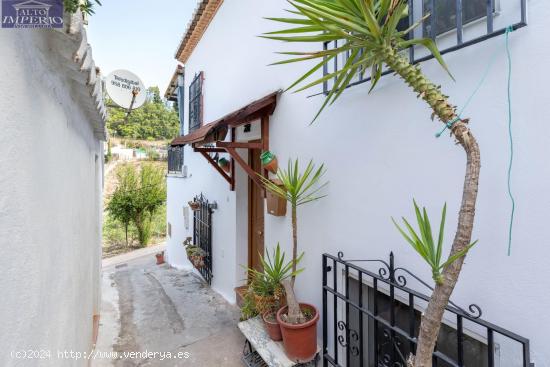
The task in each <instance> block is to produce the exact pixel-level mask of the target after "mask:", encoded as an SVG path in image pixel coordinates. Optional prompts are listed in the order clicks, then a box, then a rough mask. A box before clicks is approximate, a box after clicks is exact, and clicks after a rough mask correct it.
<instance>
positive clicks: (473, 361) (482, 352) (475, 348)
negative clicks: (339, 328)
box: [350, 278, 498, 367]
mask: <svg viewBox="0 0 550 367" xmlns="http://www.w3.org/2000/svg"><path fill="white" fill-rule="evenodd" d="M357 288H358V281H357V280H356V279H354V278H350V298H351V299H352V300H353V301H355V302H358V299H359V294H358V292H357ZM374 292H375V291H374V289H373V288H372V287H370V286H368V285H366V284H363V304H364V305H365V308H368V310H369V311H371V312H373V311H374V300H375V295H374ZM376 300H377V313H378V315H380V316H381V317H382V318H384V319H385V320H386V321H388V323H389V322H390V307H391V300H390V297H389V296H388V295H386V294H385V293H383V292H381V291H378V292H377V294H376ZM394 310H395V325H396V326H397V327H398V328H400V329H402V330H408V328H409V323H410V316H411V315H412V314H414V318H415V325H416V329H417V330H416V333H415V336H416V337H418V326H419V325H420V317H421V313H420V312H419V311H418V310H414V311H413V312H411V309H410V307H409V305H408V304H406V303H403V302H400V301H399V300H398V299H397V298H396V300H395V302H394ZM358 325H359V312H357V310H354V309H350V326H351V328H352V329H355V330H359V327H358ZM363 330H364V332H365V336H364V338H363V350H364V351H365V353H364V355H363V365H364V366H369V367H376V366H375V362H374V361H375V358H374V356H375V349H376V354H377V355H378V356H386V355H387V356H389V355H391V354H392V353H396V348H395V345H393V344H392V343H391V342H390V341H389V340H388V337H387V336H386V333H387V332H388V331H387V329H384V327H383V325H380V324H379V327H378V328H377V330H376V331H375V325H374V322H373V320H370V319H369V318H368V317H363ZM375 332H376V334H377V335H376V337H375V335H374V334H375ZM456 340H457V332H456V330H455V329H454V328H452V327H450V326H449V325H446V324H442V325H441V331H440V334H439V339H438V342H437V350H438V351H439V352H441V353H443V354H445V355H446V356H448V357H449V358H451V359H452V360H453V361H456V360H457V344H456ZM352 341H353V340H352ZM375 341H377V345H375ZM356 342H357V341H356ZM394 343H395V341H394ZM463 346H464V366H476V367H487V366H488V362H487V357H486V356H487V354H488V349H487V344H486V343H484V342H482V341H480V340H478V339H476V338H474V337H472V336H470V335H468V334H467V333H464V335H463ZM357 347H359V346H357ZM397 349H398V350H399V353H401V354H402V355H403V356H408V355H409V354H410V353H411V349H410V345H409V344H408V343H403V344H401V345H399V348H397ZM495 357H496V359H498V355H495ZM395 359H396V360H397V359H398V358H397V357H396V358H395ZM350 362H351V363H350V366H359V365H360V363H359V356H355V357H353V358H352V359H351V361H350ZM437 365H438V367H451V366H453V365H452V364H450V363H447V362H445V361H443V360H439V361H438V364H437Z"/></svg>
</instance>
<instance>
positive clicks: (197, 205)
mask: <svg viewBox="0 0 550 367" xmlns="http://www.w3.org/2000/svg"><path fill="white" fill-rule="evenodd" d="M187 204H189V207H190V208H191V210H192V211H197V210H199V209H200V208H201V204H200V203H199V202H198V201H195V200H193V201H189V202H188V203H187Z"/></svg>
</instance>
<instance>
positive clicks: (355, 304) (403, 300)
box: [323, 253, 533, 367]
mask: <svg viewBox="0 0 550 367" xmlns="http://www.w3.org/2000/svg"><path fill="white" fill-rule="evenodd" d="M358 262H363V263H370V264H380V266H381V267H380V268H379V269H378V270H377V271H370V270H367V269H365V268H362V267H359V266H358V265H356V263H358ZM408 281H414V282H417V283H418V284H419V285H421V286H423V287H427V288H429V289H432V287H430V285H429V284H427V283H426V282H424V281H422V280H421V279H420V278H418V277H417V276H416V275H414V274H413V273H412V272H410V271H409V270H407V269H405V268H403V267H396V266H395V262H394V256H393V253H391V254H390V257H389V260H388V261H384V260H344V259H343V254H342V253H339V254H338V256H337V257H335V256H332V255H328V254H324V255H323V366H324V367H327V366H339V367H340V366H342V367H343V366H346V367H352V366H360V367H406V366H407V358H408V357H409V355H410V354H411V353H414V351H415V349H416V343H417V337H418V330H419V326H420V315H421V312H422V311H423V310H424V309H425V307H426V305H427V303H428V301H429V297H428V296H426V295H424V294H422V293H420V292H417V291H416V290H413V289H412V288H410V287H408V286H407V283H408ZM415 284H416V283H415ZM481 314H482V311H481V308H480V307H479V306H477V305H475V304H472V305H470V306H469V307H468V309H467V310H466V309H463V308H461V307H459V306H458V305H456V304H455V303H453V302H451V303H450V304H449V305H448V307H447V308H446V313H445V318H444V319H445V322H444V324H443V325H442V328H441V331H440V333H439V338H438V343H437V347H436V350H435V352H434V354H433V365H434V366H435V367H466V366H467V367H470V366H471V367H474V366H475V367H497V366H501V365H506V366H510V367H512V366H517V367H520V366H521V367H532V366H533V365H532V364H531V363H530V355H529V340H528V339H526V338H524V337H521V336H519V335H517V334H514V333H512V332H510V331H508V330H505V329H503V328H501V327H499V326H497V325H494V324H491V323H489V322H487V321H484V320H482V319H481V318H480V317H481ZM501 362H505V364H502V363H501Z"/></svg>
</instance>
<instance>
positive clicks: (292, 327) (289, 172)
mask: <svg viewBox="0 0 550 367" xmlns="http://www.w3.org/2000/svg"><path fill="white" fill-rule="evenodd" d="M324 173H325V170H324V165H321V166H320V167H319V168H318V169H315V165H314V164H313V161H310V162H309V164H308V165H307V167H306V169H305V171H304V172H303V173H301V172H300V171H299V164H298V160H297V159H296V160H295V161H294V162H292V160H289V161H288V168H287V169H286V170H278V171H277V178H278V179H279V180H280V182H282V186H279V185H277V184H275V183H274V182H273V181H271V180H269V179H266V178H264V177H263V176H261V175H258V176H259V177H260V180H261V181H262V183H263V184H264V186H265V188H266V189H267V190H269V191H271V192H272V193H274V194H275V195H278V196H279V197H282V198H285V199H286V200H287V201H288V202H289V203H290V205H291V208H292V240H293V246H292V262H291V263H292V273H293V275H292V276H291V277H290V278H288V279H284V280H283V281H282V284H283V287H284V289H285V293H286V300H287V304H288V306H285V307H282V308H281V309H279V311H278V312H277V321H278V322H279V324H280V326H281V333H282V335H283V344H284V347H285V352H286V354H287V356H288V357H289V358H290V359H291V360H293V361H295V362H298V363H305V362H309V361H311V360H312V359H313V358H314V357H315V354H316V353H317V321H318V320H319V311H318V310H317V308H316V307H315V306H313V305H310V304H307V303H299V302H298V301H297V299H296V295H295V294H294V282H295V279H296V264H297V262H298V260H299V259H301V258H302V256H303V254H302V255H300V257H299V258H298V218H297V208H298V206H300V205H303V204H306V203H309V202H312V201H315V200H319V199H321V198H323V197H324V196H325V195H319V194H318V193H319V191H320V190H322V189H323V187H325V186H326V185H327V184H328V182H325V183H323V184H321V185H319V181H320V180H321V178H322V176H323V175H324Z"/></svg>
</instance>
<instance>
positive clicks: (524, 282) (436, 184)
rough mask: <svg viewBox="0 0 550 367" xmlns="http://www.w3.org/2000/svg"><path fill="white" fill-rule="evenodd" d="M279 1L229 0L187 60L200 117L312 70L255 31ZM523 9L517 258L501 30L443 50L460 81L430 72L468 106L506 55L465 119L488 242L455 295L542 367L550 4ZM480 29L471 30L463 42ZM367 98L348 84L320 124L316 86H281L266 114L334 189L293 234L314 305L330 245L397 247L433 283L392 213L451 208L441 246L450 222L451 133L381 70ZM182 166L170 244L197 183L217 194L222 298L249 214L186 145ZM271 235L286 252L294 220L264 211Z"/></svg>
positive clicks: (545, 354)
mask: <svg viewBox="0 0 550 367" xmlns="http://www.w3.org/2000/svg"><path fill="white" fill-rule="evenodd" d="M500 3H501V13H500V15H499V16H498V17H497V18H495V28H501V27H504V26H506V25H507V24H509V23H510V22H511V19H512V18H514V19H517V17H519V13H518V12H517V7H516V6H515V4H517V3H518V2H515V1H512V0H501V1H500ZM284 8H288V4H286V3H285V1H283V0H277V1H269V2H264V1H262V2H259V1H254V0H226V1H225V2H224V4H223V5H222V7H221V8H220V10H219V12H218V14H217V16H216V17H215V19H214V20H213V22H212V23H211V25H210V26H209V28H208V30H207V32H206V34H205V35H204V36H203V38H202V40H201V42H200V44H199V45H198V46H197V48H196V49H195V51H194V52H193V54H192V56H191V58H190V59H189V61H188V63H187V64H186V73H187V77H186V80H187V81H188V82H189V81H191V80H192V79H193V76H194V75H195V73H198V72H200V71H204V73H205V74H204V75H205V82H204V115H205V122H209V121H213V120H215V119H217V118H219V117H221V116H223V115H225V114H226V113H228V112H231V111H233V110H235V109H237V108H239V107H241V106H243V105H246V104H247V103H249V102H250V101H252V100H254V99H257V98H260V97H262V96H264V95H266V94H268V93H271V92H273V91H275V90H277V89H279V88H285V87H286V86H288V85H290V84H291V82H293V81H294V80H295V79H296V78H298V77H299V76H301V75H302V74H303V73H304V72H305V71H306V65H297V64H292V65H286V66H276V67H267V66H266V65H267V64H269V63H271V62H273V61H275V60H278V59H279V56H277V55H275V54H274V53H273V52H274V51H288V50H292V49H293V46H292V45H288V44H282V43H278V42H274V41H269V40H265V39H261V38H258V37H257V35H259V34H261V33H263V32H266V31H270V30H274V29H277V27H280V26H279V25H277V24H275V23H271V22H269V21H267V20H264V19H263V18H262V17H265V16H271V17H274V16H282V15H283V14H284V12H283V11H282V9H284ZM528 13H529V14H528V15H529V26H528V27H526V28H523V29H521V30H520V31H518V32H515V33H513V34H512V35H511V41H510V42H511V51H512V54H513V60H514V61H513V62H514V69H513V70H514V75H513V92H512V93H513V118H514V127H513V130H514V140H515V154H516V155H515V162H514V170H513V176H512V186H513V191H514V195H515V198H516V202H517V208H516V217H515V218H516V220H515V225H514V242H513V249H512V256H507V255H506V251H507V239H508V237H507V234H508V221H509V215H510V202H509V199H508V196H507V188H506V180H507V178H506V171H507V165H508V157H509V143H508V135H507V134H508V131H507V110H506V94H505V88H506V68H507V64H506V62H505V54H504V40H503V37H498V38H496V39H492V40H489V41H486V42H482V43H480V44H478V45H475V46H471V47H468V48H465V49H462V50H460V51H457V52H455V53H452V54H448V55H446V56H445V60H446V61H447V63H448V64H449V67H450V69H451V71H452V72H453V75H454V76H455V78H456V80H457V82H456V83H455V82H453V81H452V80H450V79H449V77H448V76H446V74H445V73H444V72H443V71H442V70H441V68H440V67H439V66H438V65H437V64H436V63H435V62H434V61H429V62H425V63H423V65H422V67H423V70H424V71H425V73H426V74H427V75H428V76H429V77H430V78H432V79H433V80H434V81H436V82H437V83H441V85H442V88H443V91H444V92H445V93H446V94H449V95H450V96H451V100H452V101H453V102H454V103H456V104H458V105H459V106H460V105H461V104H462V103H464V102H465V101H466V99H467V97H468V96H469V95H470V93H471V92H472V91H473V89H474V88H475V86H476V85H477V83H478V81H479V79H480V78H481V76H482V74H483V72H484V70H485V67H486V65H487V62H488V61H489V60H490V58H491V56H492V55H493V54H494V52H496V50H499V52H500V54H499V56H498V58H497V61H496V63H495V64H494V66H493V68H492V70H491V72H490V74H489V76H488V78H487V80H486V82H485V86H484V87H482V88H481V90H480V91H479V93H478V95H477V96H476V97H475V99H474V100H473V101H472V103H471V105H470V106H469V108H468V110H467V111H466V113H465V114H464V115H465V116H466V117H470V118H471V127H472V130H473V132H474V134H475V135H476V136H477V138H478V140H479V144H480V146H481V154H482V172H481V182H480V189H479V199H478V209H477V216H476V223H475V230H474V238H475V239H479V241H480V242H479V245H477V246H476V248H474V250H472V253H471V256H469V257H468V259H467V260H466V265H465V267H464V271H463V273H462V276H461V280H460V282H459V284H458V286H457V288H456V291H455V293H454V294H453V300H454V301H455V302H456V303H457V304H459V305H469V304H471V303H476V304H478V305H480V306H481V307H482V308H483V311H484V315H483V317H484V318H485V319H486V320H488V321H490V322H493V323H495V324H497V325H500V326H502V327H504V328H506V329H509V330H511V331H514V332H516V333H518V334H520V335H522V336H525V337H527V338H529V339H530V340H531V343H532V344H531V347H532V350H531V355H532V360H533V362H535V363H536V365H537V366H548V365H550V362H548V361H550V351H549V350H548V348H547V347H546V341H547V340H548V337H547V332H548V330H547V329H548V327H541V326H543V325H546V326H548V325H550V313H548V308H549V307H550V293H549V292H548V291H547V290H548V289H549V287H550V280H549V279H550V270H549V268H548V265H547V264H548V261H547V259H548V258H550V247H549V246H548V245H547V244H548V239H547V235H546V231H545V228H546V227H547V221H548V218H549V217H550V191H549V190H548V187H549V184H550V166H549V165H548V164H547V162H546V159H545V157H546V156H548V154H549V153H550V136H549V135H548V129H547V123H548V118H547V117H545V115H544V113H543V112H542V111H543V108H544V106H545V105H546V99H547V98H548V93H547V92H546V86H547V85H549V83H550V74H549V73H548V72H547V71H546V66H547V65H548V64H549V63H550V50H549V49H548V48H547V47H542V45H545V44H547V43H548V42H547V39H548V31H547V28H546V27H547V19H548V18H549V17H550V4H549V3H548V2H547V1H544V0H532V1H529V11H528ZM474 31H475V28H470V29H468V30H467V32H466V35H467V37H468V35H470V34H471V33H475V32H474ZM305 47H307V46H304V45H299V46H298V47H297V48H299V49H304V48H305ZM367 92H368V87H367V85H361V86H357V87H354V88H351V89H349V90H347V91H346V92H345V93H344V94H343V96H342V97H341V98H340V100H339V101H338V102H337V103H335V105H334V106H333V107H331V108H328V109H327V110H326V111H325V112H324V113H323V114H322V115H321V117H320V118H319V120H318V121H317V122H316V123H315V124H314V125H312V126H309V123H310V121H311V119H312V117H313V116H314V114H315V112H316V111H317V109H318V108H319V107H320V105H321V103H322V101H323V99H322V97H315V98H309V99H308V98H306V96H307V95H309V94H312V92H311V91H310V92H305V93H299V94H290V93H285V94H283V95H282V97H281V98H280V100H279V104H278V107H277V109H276V111H275V114H274V116H273V117H272V119H271V130H270V134H271V136H270V145H271V150H272V151H274V152H275V153H276V154H277V155H278V157H279V160H280V161H281V162H283V164H284V163H285V162H286V160H287V159H288V158H289V157H292V158H295V157H299V158H300V159H301V160H302V161H304V163H305V161H306V160H308V159H309V158H314V159H315V161H316V162H324V163H325V164H326V166H327V168H328V173H327V177H326V178H327V179H328V180H329V181H330V186H329V188H328V190H327V192H328V197H327V198H325V199H323V200H322V201H319V202H316V203H313V204H309V205H308V206H304V207H303V208H300V209H299V242H300V247H301V250H304V251H305V252H306V256H305V259H304V262H303V264H302V265H303V266H304V267H305V268H306V269H307V270H306V271H305V272H304V273H303V274H301V275H300V277H299V278H298V280H297V292H298V296H299V297H300V299H302V300H304V301H308V302H313V303H315V304H316V305H318V306H320V305H321V283H320V282H321V280H320V279H321V254H322V253H323V252H329V253H332V254H336V253H337V252H338V251H343V252H344V253H345V257H346V258H386V257H387V256H388V254H389V252H390V251H392V250H393V251H394V252H395V253H396V259H397V260H396V261H397V263H398V264H401V265H404V266H406V267H407V268H408V269H410V270H412V271H414V272H415V273H417V274H418V275H420V276H421V277H422V278H424V279H430V273H429V270H428V268H427V266H426V265H425V264H424V263H423V262H421V261H420V260H419V257H418V255H417V254H416V253H414V252H413V251H412V250H411V249H410V248H409V246H408V245H407V244H406V243H405V242H404V241H403V239H402V238H401V237H400V235H399V234H398V233H397V232H396V230H395V228H394V227H393V224H392V223H391V221H390V217H391V216H395V217H399V216H402V215H404V216H407V217H412V215H413V212H412V198H415V199H416V200H417V201H418V202H419V203H421V204H422V205H425V206H427V208H428V210H429V211H430V212H431V213H432V216H433V217H434V218H436V217H437V216H438V215H439V213H440V210H441V207H442V205H443V203H444V202H447V204H448V216H447V233H446V243H447V249H448V246H450V243H451V242H452V236H453V230H454V228H455V226H456V214H457V212H458V208H459V204H460V199H461V192H462V183H463V173H464V166H465V159H464V153H463V152H462V151H461V149H460V148H459V147H457V146H455V144H454V142H453V141H452V140H451V139H450V138H449V137H448V135H447V134H445V135H444V136H443V137H441V138H440V139H436V138H434V134H435V133H436V132H438V131H439V130H440V129H441V125H440V124H438V123H434V122H431V120H430V116H429V114H430V112H429V110H428V109H427V108H426V106H425V105H424V103H423V102H422V101H419V100H418V99H416V97H415V96H414V95H413V94H412V93H411V92H410V91H409V90H408V89H407V87H406V86H405V85H404V84H403V83H402V82H401V81H400V80H398V79H397V78H396V77H394V76H385V77H383V78H382V80H381V82H380V83H379V85H378V87H377V88H376V90H375V91H374V92H373V93H371V94H370V95H368V93H367ZM186 118H187V116H186ZM185 164H186V165H187V166H188V167H189V172H190V173H191V174H192V176H191V177H190V178H188V179H186V180H181V181H177V182H176V181H171V180H169V199H168V200H169V202H168V207H169V211H168V220H169V221H171V222H172V228H173V231H175V232H176V233H175V235H174V237H173V238H172V239H170V240H169V251H174V252H175V251H183V248H181V249H180V248H178V249H177V250H176V246H181V241H182V240H183V239H182V236H181V232H180V230H179V229H177V230H175V229H176V228H178V227H179V226H178V225H177V224H176V223H177V221H178V218H179V217H181V215H180V214H178V213H181V206H182V205H185V203H186V202H187V201H188V200H189V198H190V197H191V196H192V195H193V194H195V193H198V192H200V191H202V192H204V193H205V194H206V195H208V197H209V198H211V199H213V200H217V201H218V203H219V207H220V209H219V210H218V211H217V212H216V214H215V215H214V238H215V240H214V243H213V248H214V256H215V261H214V276H215V278H214V287H215V288H216V289H217V290H219V291H220V292H221V293H222V294H223V295H225V296H226V297H227V295H228V294H231V293H232V287H234V286H235V284H232V283H231V281H230V279H233V278H236V277H237V276H236V275H235V272H236V273H238V272H239V271H240V269H239V267H238V265H237V264H238V263H235V261H236V259H235V258H233V257H232V256H234V254H235V251H237V253H239V251H241V250H240V249H242V248H243V246H246V243H243V241H244V239H246V237H242V234H237V237H235V224H234V223H235V217H236V216H237V217H238V218H239V220H242V218H246V215H247V212H246V208H243V207H240V206H239V207H240V208H241V209H239V210H238V211H236V212H235V207H236V205H237V206H238V205H239V204H236V203H235V201H236V200H237V201H238V200H239V199H238V197H237V198H236V196H235V195H236V194H235V193H232V192H230V191H229V188H228V185H227V184H226V183H225V181H224V180H223V179H222V178H221V176H219V174H218V173H217V172H215V171H214V170H213V169H212V168H211V167H209V166H208V164H207V162H206V161H205V160H204V158H203V157H201V156H200V155H199V154H194V153H192V151H191V150H190V149H189V147H186V152H185ZM238 190H239V189H238ZM238 193H239V191H237V195H238ZM174 197H176V199H174ZM245 198H246V197H245ZM175 206H178V208H175ZM176 209H177V210H176ZM177 211H179V212H177ZM178 215H179V217H178ZM277 242H281V245H284V246H285V248H287V249H290V243H291V233H290V218H289V216H287V217H286V218H276V217H271V216H269V215H266V246H273V245H275V244H276V243H277ZM244 248H246V247H244ZM235 249H237V250H235ZM222 253H223V254H224V255H223V256H222ZM183 257H184V255H183ZM180 258H182V257H181V256H180ZM239 259H240V260H242V258H239ZM220 278H222V279H220ZM313 284H317V286H312V285H313ZM420 290H422V289H420ZM422 291H424V290H422ZM228 299H230V300H232V299H234V296H233V295H230V296H229V297H228Z"/></svg>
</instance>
